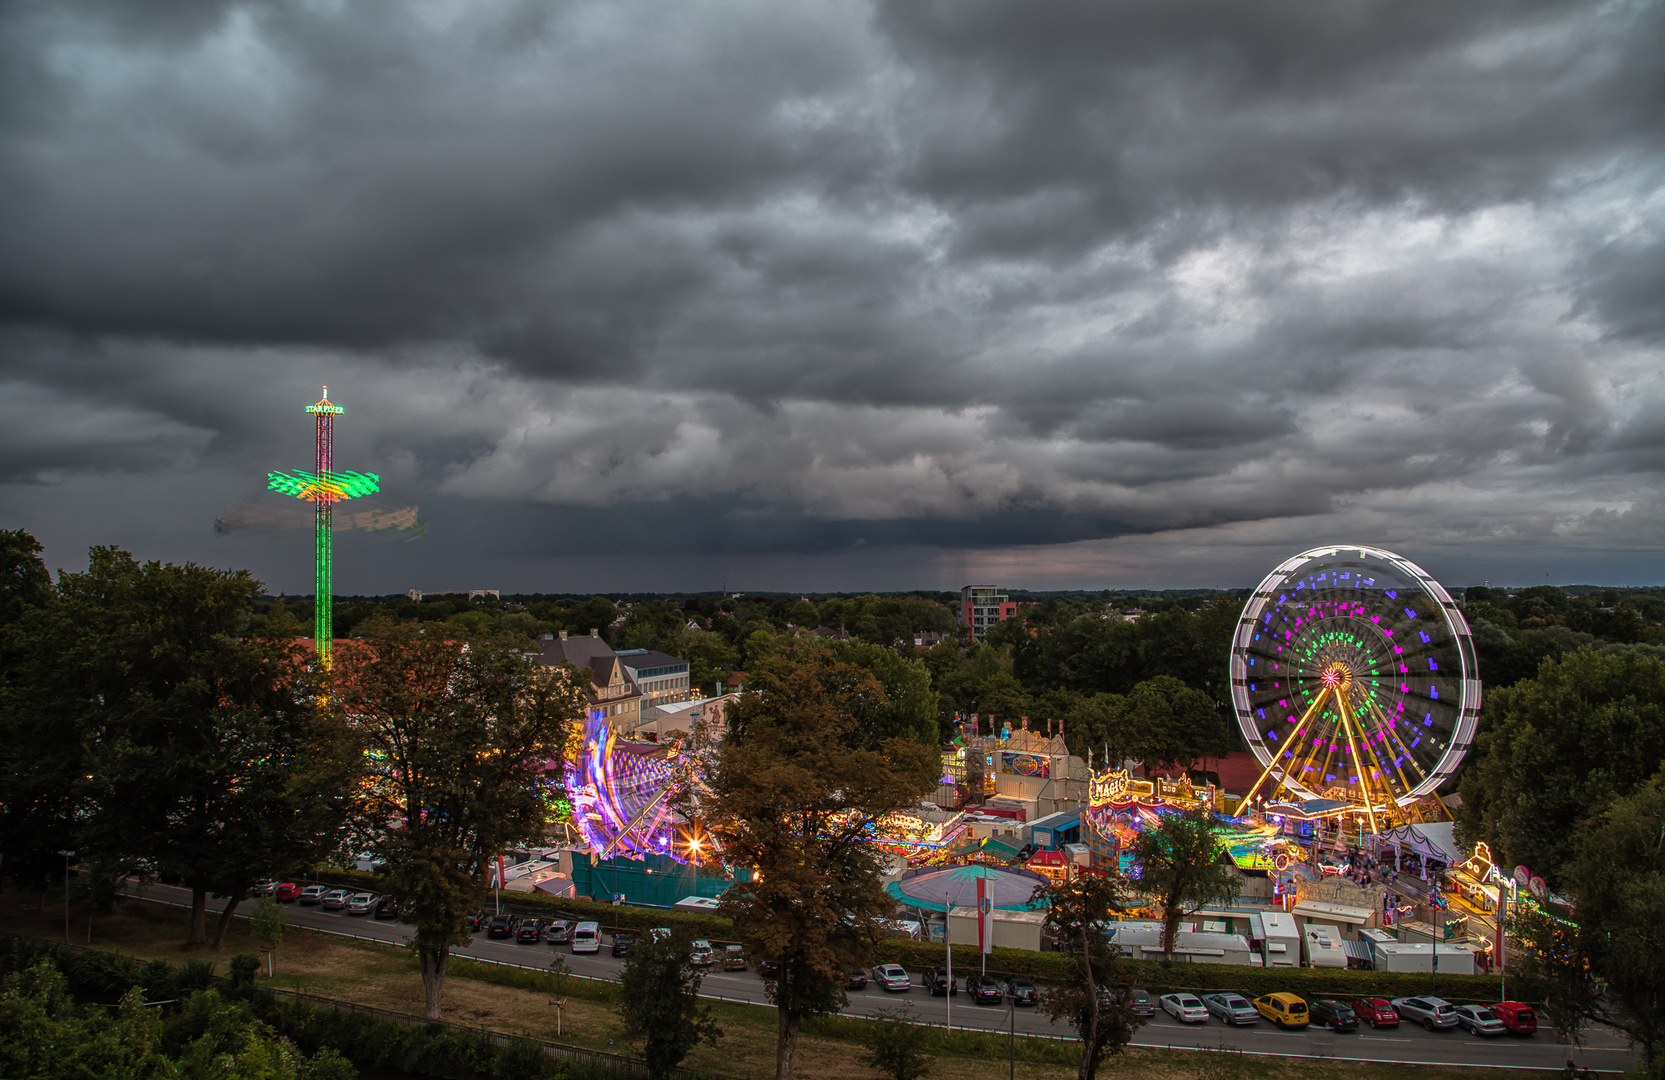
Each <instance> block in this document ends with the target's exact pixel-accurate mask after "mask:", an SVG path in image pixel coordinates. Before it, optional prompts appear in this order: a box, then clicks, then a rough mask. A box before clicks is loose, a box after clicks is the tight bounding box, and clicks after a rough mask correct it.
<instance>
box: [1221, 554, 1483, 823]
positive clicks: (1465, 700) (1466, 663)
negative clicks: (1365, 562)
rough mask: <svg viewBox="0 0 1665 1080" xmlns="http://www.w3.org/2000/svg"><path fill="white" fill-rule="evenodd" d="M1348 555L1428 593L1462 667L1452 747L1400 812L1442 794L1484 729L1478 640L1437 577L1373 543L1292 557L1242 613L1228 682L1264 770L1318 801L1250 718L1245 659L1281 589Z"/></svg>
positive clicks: (1402, 801)
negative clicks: (1281, 764)
mask: <svg viewBox="0 0 1665 1080" xmlns="http://www.w3.org/2000/svg"><path fill="white" fill-rule="evenodd" d="M1349 552H1357V553H1358V557H1359V558H1360V559H1373V560H1377V561H1379V562H1381V563H1385V564H1387V565H1388V566H1391V567H1392V568H1393V569H1394V570H1396V571H1398V572H1399V573H1401V574H1404V575H1406V576H1407V577H1408V578H1409V579H1411V580H1413V581H1415V582H1416V583H1417V585H1419V586H1420V587H1422V588H1424V589H1426V590H1427V592H1428V594H1429V595H1430V596H1431V597H1433V599H1434V601H1435V603H1436V605H1437V608H1438V612H1439V618H1440V620H1441V621H1442V623H1443V624H1444V626H1445V629H1446V632H1447V633H1448V634H1449V636H1450V638H1451V641H1452V644H1453V646H1454V648H1455V650H1456V654H1457V658H1458V662H1459V665H1460V672H1459V677H1458V680H1457V681H1458V686H1459V697H1458V702H1457V709H1456V722H1455V724H1454V725H1453V729H1452V736H1451V741H1450V745H1449V746H1448V747H1447V748H1446V749H1445V750H1444V751H1442V752H1441V754H1440V756H1439V758H1438V760H1437V761H1435V762H1434V765H1433V767H1432V768H1431V769H1429V770H1428V771H1427V773H1426V774H1425V776H1424V778H1423V779H1422V781H1421V782H1419V783H1417V784H1415V785H1414V786H1409V787H1408V790H1406V792H1405V793H1404V794H1403V795H1397V796H1393V801H1394V803H1396V804H1397V805H1399V806H1401V807H1402V806H1407V805H1409V804H1410V803H1413V802H1416V801H1417V800H1419V799H1422V798H1425V797H1426V796H1428V795H1429V794H1431V793H1433V792H1435V791H1437V790H1438V789H1439V788H1440V787H1441V786H1442V785H1443V784H1445V783H1446V782H1447V781H1448V780H1449V779H1450V778H1451V777H1452V776H1453V775H1455V774H1456V771H1457V769H1458V767H1459V766H1460V765H1461V764H1462V762H1463V759H1464V758H1465V757H1466V756H1467V754H1468V750H1469V748H1470V747H1471V746H1472V744H1473V741H1474V734H1475V730H1476V729H1477V727H1478V724H1479V712H1480V699H1481V684H1480V680H1479V677H1478V671H1477V670H1476V665H1475V658H1474V643H1473V636H1472V633H1471V631H1470V629H1469V625H1468V620H1467V619H1465V618H1464V617H1463V613H1462V611H1461V609H1459V608H1458V607H1457V603H1456V601H1455V600H1453V599H1452V597H1451V594H1450V593H1449V592H1447V591H1446V589H1445V587H1444V586H1443V585H1441V584H1440V583H1439V582H1438V581H1436V580H1435V579H1434V577H1433V575H1431V574H1429V573H1428V572H1427V571H1426V570H1424V569H1423V568H1422V567H1420V566H1418V565H1417V564H1416V563H1414V562H1412V561H1411V560H1409V559H1407V558H1405V557H1404V556H1402V555H1399V554H1397V553H1395V552H1392V551H1388V550H1386V549H1385V548H1378V547H1373V546H1371V545H1369V544H1324V545H1321V546H1319V547H1313V548H1308V549H1307V550H1306V551H1302V552H1300V553H1299V554H1296V555H1292V556H1290V557H1289V558H1287V559H1285V560H1284V561H1283V562H1281V563H1279V564H1278V565H1277V566H1276V567H1275V568H1274V569H1273V570H1272V571H1271V572H1270V573H1268V574H1267V575H1266V576H1265V577H1264V578H1262V579H1261V581H1260V583H1259V584H1258V585H1256V586H1255V589H1254V591H1253V592H1252V593H1251V594H1250V597H1249V600H1248V602H1247V603H1246V604H1245V605H1244V607H1243V613H1242V615H1241V616H1240V617H1239V619H1238V623H1237V627H1236V630H1235V631H1234V633H1233V635H1232V645H1231V656H1230V669H1229V671H1228V679H1227V684H1228V685H1229V686H1230V688H1231V697H1232V708H1233V712H1234V713H1235V714H1236V719H1237V723H1238V727H1239V730H1240V731H1241V732H1242V734H1243V735H1244V736H1245V742H1246V743H1247V744H1248V747H1249V750H1250V752H1251V753H1253V754H1254V756H1255V759H1256V760H1257V761H1259V763H1260V764H1261V766H1262V767H1263V768H1265V769H1266V770H1268V772H1269V773H1271V774H1272V775H1274V776H1276V777H1277V779H1278V780H1279V782H1280V783H1281V784H1282V785H1284V786H1285V787H1287V788H1289V789H1291V790H1294V791H1298V792H1302V793H1305V794H1307V795H1308V796H1309V797H1312V798H1316V797H1319V796H1318V794H1317V793H1316V792H1313V791H1312V790H1311V789H1310V788H1309V787H1308V786H1307V785H1306V784H1305V783H1304V782H1302V781H1301V780H1299V779H1297V778H1295V777H1292V776H1289V775H1288V774H1287V772H1283V771H1279V770H1278V769H1277V768H1276V767H1275V751H1273V750H1271V749H1270V748H1268V747H1267V746H1266V745H1265V743H1264V742H1263V740H1262V738H1261V732H1260V730H1259V726H1258V725H1257V724H1256V723H1255V721H1254V719H1253V717H1252V714H1251V709H1252V705H1251V703H1250V700H1249V688H1248V685H1247V674H1248V665H1247V661H1246V660H1245V657H1246V656H1247V652H1248V645H1249V644H1250V642H1251V641H1252V640H1253V637H1254V633H1255V627H1256V625H1257V624H1258V622H1259V621H1260V618H1261V616H1262V614H1263V613H1265V611H1266V609H1267V607H1268V605H1269V603H1270V602H1271V599H1272V596H1273V594H1274V593H1275V592H1276V591H1277V586H1278V584H1279V583H1282V582H1287V581H1289V580H1291V579H1292V578H1293V577H1295V576H1296V571H1298V570H1299V569H1300V568H1301V567H1303V566H1305V565H1307V564H1309V563H1312V562H1315V561H1318V560H1320V559H1334V558H1337V557H1340V556H1342V555H1343V554H1344V553H1349Z"/></svg>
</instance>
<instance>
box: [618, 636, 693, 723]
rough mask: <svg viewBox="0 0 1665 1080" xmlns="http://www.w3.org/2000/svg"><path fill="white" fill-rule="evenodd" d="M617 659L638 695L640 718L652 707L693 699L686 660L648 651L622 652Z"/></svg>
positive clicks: (628, 650) (633, 650) (629, 650)
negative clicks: (632, 681)
mask: <svg viewBox="0 0 1665 1080" xmlns="http://www.w3.org/2000/svg"><path fill="white" fill-rule="evenodd" d="M618 658H619V661H620V662H621V663H623V664H624V670H625V671H627V672H629V673H630V677H631V678H632V679H634V680H635V682H636V687H637V689H639V690H641V692H642V714H643V715H644V716H645V715H647V710H648V709H650V708H652V707H653V706H656V705H668V704H670V703H672V702H675V701H687V700H689V699H690V698H691V697H692V696H693V694H692V690H691V688H690V687H689V685H688V661H686V660H678V659H677V658H676V657H674V656H670V655H667V654H666V653H662V652H654V651H652V650H651V649H626V650H624V651H623V652H621V653H619V654H618Z"/></svg>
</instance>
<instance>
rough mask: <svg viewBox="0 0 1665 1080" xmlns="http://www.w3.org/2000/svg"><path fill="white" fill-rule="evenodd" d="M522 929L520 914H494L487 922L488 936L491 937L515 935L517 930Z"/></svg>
mask: <svg viewBox="0 0 1665 1080" xmlns="http://www.w3.org/2000/svg"><path fill="white" fill-rule="evenodd" d="M519 929H520V916H519V915H510V914H509V913H508V912H503V913H502V914H499V915H493V916H492V917H491V922H489V923H487V924H486V936H487V937H489V938H506V937H514V935H515V931H516V930H519Z"/></svg>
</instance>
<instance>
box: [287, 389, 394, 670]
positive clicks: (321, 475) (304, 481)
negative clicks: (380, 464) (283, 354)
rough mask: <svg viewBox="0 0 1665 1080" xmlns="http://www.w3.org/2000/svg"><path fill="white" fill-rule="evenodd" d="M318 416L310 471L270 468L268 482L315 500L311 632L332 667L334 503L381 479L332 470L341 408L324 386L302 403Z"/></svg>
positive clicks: (371, 488) (371, 490) (321, 658)
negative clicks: (315, 397) (317, 395)
mask: <svg viewBox="0 0 1665 1080" xmlns="http://www.w3.org/2000/svg"><path fill="white" fill-rule="evenodd" d="M306 411H307V412H309V413H311V414H312V415H313V416H314V417H315V418H316V420H317V438H316V450H315V454H314V458H315V461H314V468H313V471H312V472H306V471H305V470H302V469H296V470H294V471H293V472H287V473H284V472H269V473H267V474H266V486H267V488H269V489H271V490H272V491H278V492H282V493H283V494H285V495H293V496H295V497H296V498H297V499H307V500H310V501H311V503H312V505H313V554H314V559H315V563H316V565H315V567H314V582H313V598H312V608H313V617H312V633H313V641H314V645H315V647H316V648H317V651H318V663H319V664H320V665H322V667H323V669H324V670H325V671H328V670H329V668H330V642H331V641H332V640H333V638H334V634H335V627H334V622H335V620H334V611H333V607H334V595H335V593H334V587H333V585H332V582H331V576H332V568H331V565H330V563H331V557H332V552H331V549H332V530H333V529H334V506H335V504H336V503H338V502H343V501H345V500H347V499H351V498H355V497H357V496H359V495H372V494H375V493H376V492H377V491H379V490H380V489H379V488H378V487H377V486H376V482H377V481H378V480H380V479H381V477H379V476H377V475H376V474H375V473H358V472H345V471H344V472H336V471H335V461H334V457H335V418H336V417H338V416H340V415H341V414H342V413H343V412H344V410H343V409H342V408H341V406H339V405H336V404H335V403H333V402H331V401H330V388H329V387H327V386H326V387H324V392H323V396H321V397H320V398H319V399H318V401H317V402H316V403H314V404H312V405H308V406H307V407H306Z"/></svg>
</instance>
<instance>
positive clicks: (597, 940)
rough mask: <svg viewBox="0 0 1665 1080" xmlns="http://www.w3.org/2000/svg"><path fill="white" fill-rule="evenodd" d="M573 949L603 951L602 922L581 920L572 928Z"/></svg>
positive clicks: (582, 951)
mask: <svg viewBox="0 0 1665 1080" xmlns="http://www.w3.org/2000/svg"><path fill="white" fill-rule="evenodd" d="M572 951H573V952H575V953H593V952H600V951H601V924H600V923H593V922H581V923H579V924H578V925H577V926H575V927H573V928H572Z"/></svg>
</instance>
